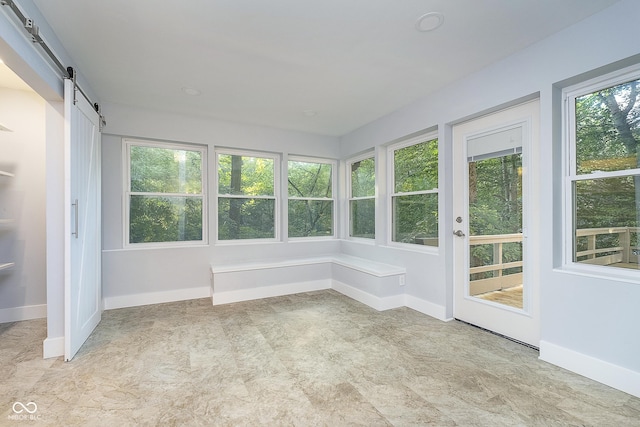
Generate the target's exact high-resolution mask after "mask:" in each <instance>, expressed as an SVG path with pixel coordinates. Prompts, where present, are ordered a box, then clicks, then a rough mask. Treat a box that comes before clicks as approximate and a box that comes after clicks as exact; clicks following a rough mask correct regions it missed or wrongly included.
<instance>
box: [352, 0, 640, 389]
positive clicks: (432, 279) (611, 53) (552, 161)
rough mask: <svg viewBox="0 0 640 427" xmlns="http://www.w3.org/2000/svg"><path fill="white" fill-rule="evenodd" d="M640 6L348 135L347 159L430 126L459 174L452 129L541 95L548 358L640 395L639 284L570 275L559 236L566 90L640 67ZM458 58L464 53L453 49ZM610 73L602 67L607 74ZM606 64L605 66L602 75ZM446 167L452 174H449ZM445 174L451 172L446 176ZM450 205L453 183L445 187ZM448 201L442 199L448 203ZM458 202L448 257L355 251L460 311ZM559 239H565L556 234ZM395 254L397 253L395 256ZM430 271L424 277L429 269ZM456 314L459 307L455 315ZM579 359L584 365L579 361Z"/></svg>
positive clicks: (538, 212) (447, 212)
mask: <svg viewBox="0 0 640 427" xmlns="http://www.w3.org/2000/svg"><path fill="white" fill-rule="evenodd" d="M638 16H640V2H637V1H635V0H622V1H620V2H619V3H617V4H615V5H614V6H612V7H611V8H609V9H606V10H604V11H602V12H601V13H598V14H597V15H594V16H592V17H590V18H588V19H586V20H584V21H582V22H580V23H578V24H576V25H574V26H572V27H570V28H568V29H566V30H564V31H562V32H560V33H558V34H556V35H554V36H552V37H549V38H547V39H545V40H543V41H541V42H539V43H537V44H535V45H532V46H530V47H529V48H527V49H525V50H523V51H521V52H519V53H516V54H515V55H512V56H511V57H509V58H506V59H505V60H503V61H500V62H498V63H496V64H494V65H492V66H490V67H488V68H486V69H484V70H481V71H479V72H478V73H475V74H474V75H472V76H470V77H468V78H465V79H463V80H461V81H458V82H456V83H454V84H451V85H450V86H448V87H446V88H443V89H442V90H439V91H437V92H435V93H433V94H431V95H430V96H428V97H426V98H423V99H421V100H419V101H418V102H416V103H414V104H412V105H410V106H407V107H405V108H403V109H400V110H398V111H396V112H394V113H392V114H390V115H388V116H386V117H383V118H381V119H379V120H376V121H375V122H372V123H370V124H368V125H366V126H364V127H362V128H361V129H358V130H356V131H354V132H352V133H351V134H349V135H346V136H344V137H343V138H342V145H341V147H342V151H341V153H342V157H346V156H349V155H351V154H352V153H357V152H360V151H362V150H365V149H367V148H370V147H372V146H380V145H383V144H387V143H388V142H390V141H394V140H397V139H398V138H402V137H403V136H405V135H408V134H411V133H414V132H417V131H420V130H421V129H425V128H429V127H432V126H438V129H439V134H440V148H441V172H444V173H445V174H446V173H447V171H448V170H451V166H452V158H451V151H450V145H451V135H450V131H451V125H452V124H454V123H456V122H460V121H463V120H465V119H467V118H470V117H473V116H477V115H479V114H481V113H486V112H489V111H491V110H495V109H497V108H498V107H500V106H503V105H506V104H510V103H513V102H514V101H516V100H519V99H524V98H527V97H530V96H531V95H532V94H533V95H535V94H537V93H539V95H540V100H541V129H540V130H541V133H540V135H541V138H540V146H539V147H538V149H539V150H538V152H539V154H538V156H537V158H535V159H534V162H535V163H536V164H537V165H538V166H537V170H536V171H535V172H536V173H537V175H538V176H539V180H538V185H537V186H536V188H535V189H534V194H533V197H534V199H536V200H538V201H539V202H538V204H537V208H536V209H535V211H534V212H532V214H533V215H535V216H537V217H538V219H539V223H540V225H539V226H538V227H537V228H536V229H535V230H532V231H533V233H532V234H533V236H532V238H533V240H534V241H535V243H534V245H535V246H536V247H537V248H538V250H537V251H536V254H535V255H536V256H535V258H536V259H535V260H534V264H536V265H535V266H534V267H535V268H537V269H539V272H540V274H539V277H540V281H539V285H540V287H541V301H540V308H541V322H542V323H541V338H542V342H541V357H542V358H543V359H545V360H549V361H551V362H553V363H556V364H560V365H562V366H565V367H567V368H568V369H572V370H574V371H576V372H579V373H581V374H583V375H587V376H590V377H592V378H595V379H598V380H599V381H603V382H605V383H609V384H611V385H614V386H616V387H619V388H621V389H623V390H625V391H628V392H629V393H633V394H636V395H640V357H638V354H640V333H638V325H640V310H638V303H639V302H640V278H639V280H638V281H637V282H635V283H629V282H622V281H617V280H612V279H606V278H594V277H584V276H578V275H576V274H572V273H569V272H565V271H562V268H561V265H560V264H559V262H558V259H559V257H558V254H559V252H560V250H561V248H560V243H561V240H559V239H558V238H557V237H554V236H557V233H559V230H560V228H559V226H560V221H561V218H560V216H559V212H560V211H559V206H560V203H561V199H560V198H559V186H560V182H561V177H562V171H561V170H560V166H561V165H560V162H559V159H558V154H559V152H560V151H559V147H560V145H561V143H562V142H561V139H560V134H559V131H558V129H559V128H558V126H559V120H560V117H559V115H558V101H559V99H558V95H557V94H558V90H559V89H558V88H559V87H560V86H562V85H566V84H568V83H569V82H575V81H576V80H580V79H585V78H586V77H588V76H591V75H593V74H594V72H593V71H594V70H596V71H595V73H602V72H604V71H606V70H609V69H614V68H619V67H622V66H624V65H627V64H630V63H633V62H640V44H639V43H638V38H637V17H638ZM451 54H455V53H454V52H452V53H451ZM601 67H603V68H601ZM600 68H601V69H600ZM443 168H444V170H443ZM441 176H443V174H441ZM441 191H442V192H444V193H445V195H444V196H443V197H444V198H445V199H446V198H447V197H448V198H450V197H451V194H450V193H451V180H450V179H449V180H444V181H441ZM441 200H442V199H441ZM451 206H452V204H451V203H450V202H446V203H445V204H444V205H443V206H442V210H441V215H442V218H441V224H440V225H441V240H442V242H441V243H442V244H441V247H440V253H439V254H437V255H428V256H427V255H425V256H423V257H417V259H412V260H410V259H409V257H406V256H405V255H403V254H400V253H398V251H396V250H394V249H388V248H383V247H379V246H377V247H370V246H367V247H364V248H360V247H358V248H356V247H355V244H349V245H346V247H347V250H349V251H360V252H367V253H368V254H369V255H370V256H372V257H378V258H392V257H396V258H401V259H403V260H406V263H405V267H407V270H408V272H409V271H420V272H421V276H422V277H421V278H420V280H419V282H417V283H416V282H414V280H413V278H410V273H408V274H407V293H408V294H410V295H413V296H417V297H419V298H426V299H428V300H429V301H431V302H433V303H436V304H445V305H446V306H447V307H448V311H449V310H450V307H451V302H450V298H451V289H452V285H451V283H452V274H453V269H452V264H451V260H452V253H451V249H450V248H451V244H452V235H451V234H450V233H448V231H449V230H452V229H453V221H452V220H453V212H452V210H451ZM554 233H556V234H554ZM394 254H395V255H394ZM425 272H426V273H428V274H423V273H425ZM449 312H450V311H449ZM578 359H579V361H578Z"/></svg>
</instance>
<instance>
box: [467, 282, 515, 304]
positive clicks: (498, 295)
mask: <svg viewBox="0 0 640 427" xmlns="http://www.w3.org/2000/svg"><path fill="white" fill-rule="evenodd" d="M475 297H476V298H480V299H483V300H486V301H493V302H497V303H500V304H504V305H508V306H509V307H514V308H522V285H520V286H514V287H512V288H508V289H503V290H499V291H492V292H486V293H484V294H480V295H475Z"/></svg>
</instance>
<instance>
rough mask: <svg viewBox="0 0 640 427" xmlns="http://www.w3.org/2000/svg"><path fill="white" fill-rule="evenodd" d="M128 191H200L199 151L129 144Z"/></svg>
mask: <svg viewBox="0 0 640 427" xmlns="http://www.w3.org/2000/svg"><path fill="white" fill-rule="evenodd" d="M130 149H131V154H130V155H131V158H130V160H131V191H134V192H145V193H149V192H152V193H186V194H200V193H202V179H201V176H202V153H201V152H200V151H189V150H176V149H171V148H158V147H147V146H139V145H131V146H130Z"/></svg>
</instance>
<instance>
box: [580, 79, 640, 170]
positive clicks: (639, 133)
mask: <svg viewBox="0 0 640 427" xmlns="http://www.w3.org/2000/svg"><path fill="white" fill-rule="evenodd" d="M639 93H640V80H634V81H631V82H627V83H624V84H621V85H618V86H613V87H610V88H607V89H603V90H600V91H597V92H593V93H591V94H588V95H585V96H581V97H579V98H576V104H575V107H576V154H577V159H576V161H577V171H578V173H579V174H583V173H591V172H593V171H616V170H626V169H635V168H637V167H638V155H637V146H638V143H639V142H640V120H639V118H640V99H639V98H638V97H639Z"/></svg>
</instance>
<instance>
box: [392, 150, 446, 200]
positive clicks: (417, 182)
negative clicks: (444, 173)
mask: <svg viewBox="0 0 640 427" xmlns="http://www.w3.org/2000/svg"><path fill="white" fill-rule="evenodd" d="M393 169H394V182H395V185H394V191H395V192H396V193H406V192H411V191H424V190H433V189H435V188H438V140H437V139H434V140H432V141H426V142H422V143H420V144H415V145H411V146H409V147H405V148H400V149H399V150H395V151H394V155H393Z"/></svg>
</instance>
